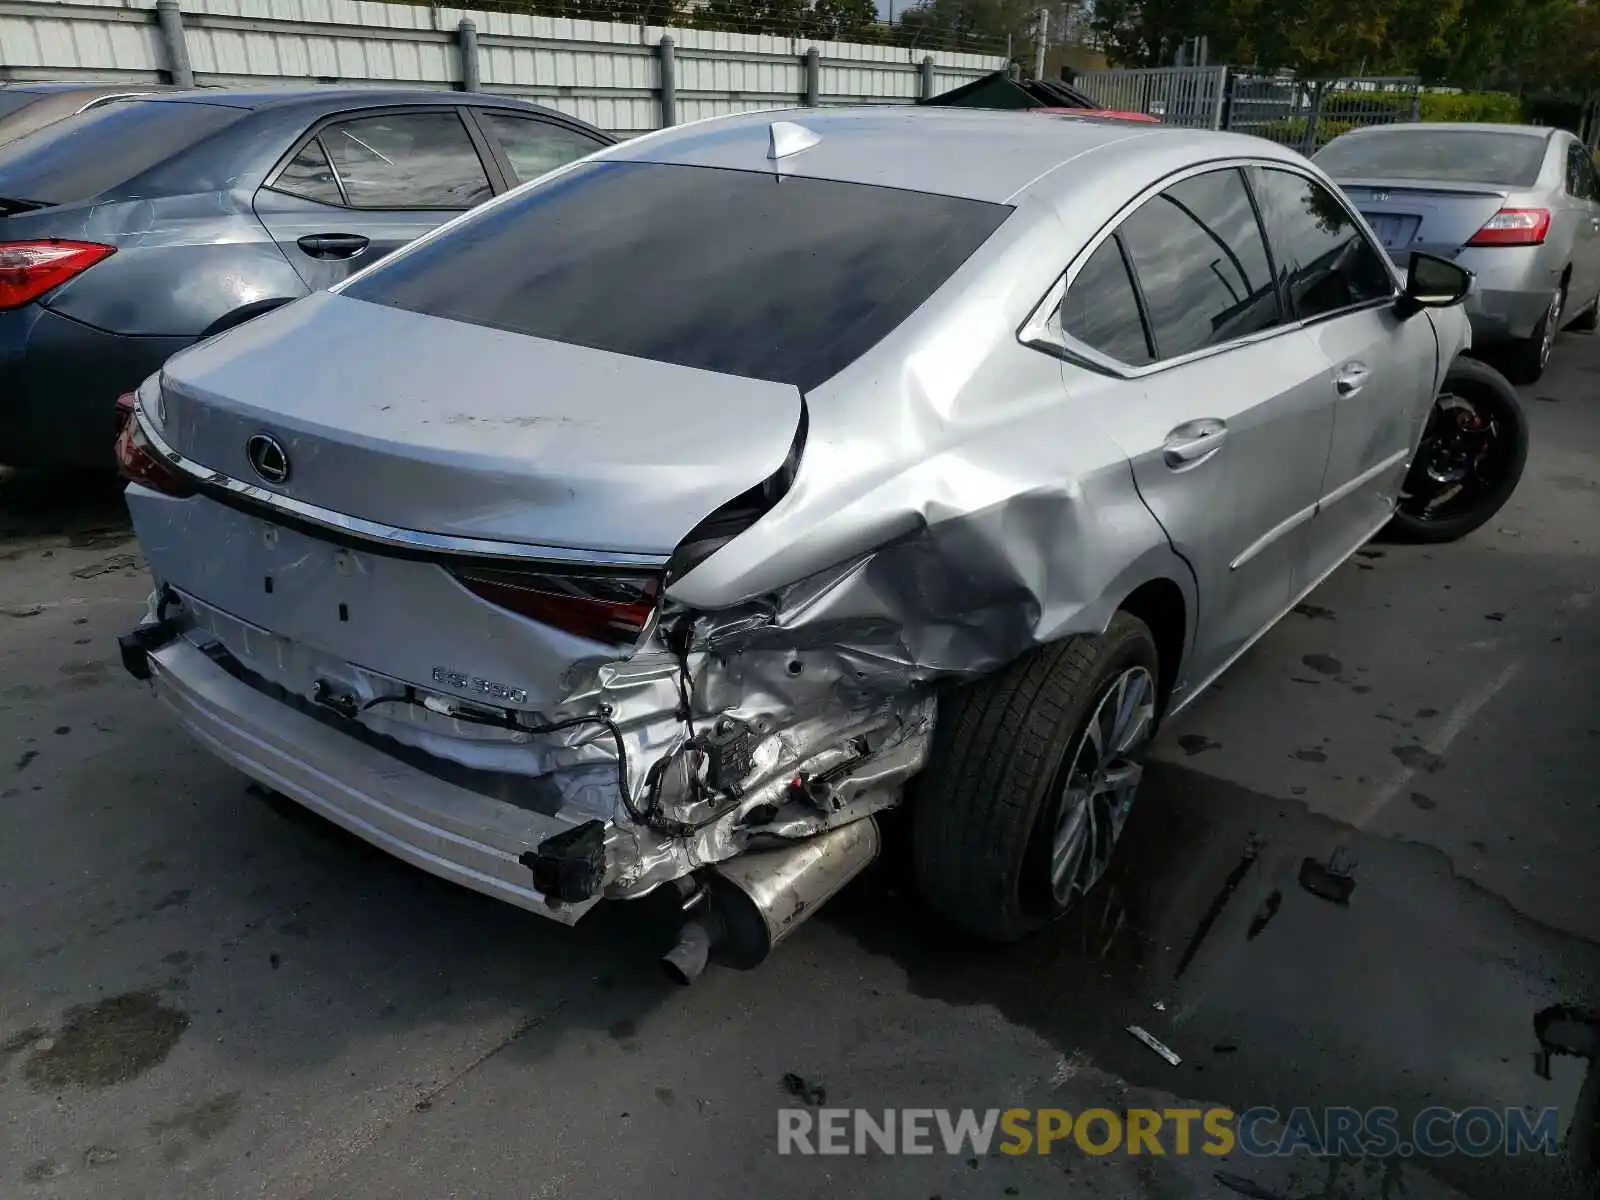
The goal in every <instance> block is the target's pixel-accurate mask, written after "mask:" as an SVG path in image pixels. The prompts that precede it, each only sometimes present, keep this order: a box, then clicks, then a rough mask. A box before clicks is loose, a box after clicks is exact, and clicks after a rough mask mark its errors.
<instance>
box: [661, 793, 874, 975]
mask: <svg viewBox="0 0 1600 1200" xmlns="http://www.w3.org/2000/svg"><path fill="white" fill-rule="evenodd" d="M881 845H882V835H881V834H880V833H879V832H878V823H877V821H875V820H873V819H872V818H871V817H864V818H862V819H861V820H859V821H852V822H851V823H850V824H848V825H841V826H840V827H839V828H837V829H830V830H829V831H828V832H827V833H821V834H818V835H817V836H816V837H812V838H807V839H806V840H805V841H803V842H796V843H795V844H794V845H792V846H785V847H783V848H782V849H779V850H759V851H754V852H751V853H748V854H741V855H740V856H739V857H737V858H731V859H729V860H728V861H727V862H722V863H718V864H717V865H716V866H715V867H713V868H712V869H711V870H710V871H708V872H707V873H706V875H705V878H704V897H705V898H704V899H703V900H702V901H701V902H700V903H699V905H698V906H697V907H698V908H699V909H700V911H699V912H697V913H696V914H695V915H694V916H693V917H691V918H690V919H689V920H688V921H686V922H685V923H684V925H683V927H682V929H681V930H680V931H679V934H678V942H677V944H676V945H675V946H674V947H673V948H672V949H671V950H669V951H668V952H667V954H666V955H665V956H663V958H662V960H661V965H662V967H663V969H664V970H665V971H666V972H667V975H668V977H669V978H671V979H673V980H675V981H676V982H678V983H682V984H689V983H693V982H694V981H695V980H696V979H698V978H699V977H700V974H701V972H702V971H704V970H705V967H706V964H707V962H709V961H716V962H719V963H723V964H725V965H727V966H730V967H734V968H736V969H738V970H742V971H747V970H749V969H751V968H752V967H756V966H759V965H760V964H761V963H763V962H765V961H766V959H767V956H768V955H770V954H771V953H772V951H773V948H774V947H776V946H777V945H778V943H780V942H781V941H783V939H784V938H786V937H788V936H789V935H790V934H791V933H793V932H794V931H795V930H796V929H798V928H799V927H800V926H801V925H802V924H803V923H804V922H805V920H806V919H807V918H808V917H810V916H811V914H812V913H814V912H816V911H817V909H819V908H821V907H822V906H823V905H824V904H825V903H827V901H829V900H831V899H832V898H833V897H834V896H835V895H836V894H838V892H839V891H840V890H841V889H843V887H844V885H845V884H847V883H849V882H850V881H851V880H852V879H854V878H855V877H856V876H857V875H859V874H861V872H862V871H864V870H865V869H866V868H867V867H868V866H870V865H871V863H872V860H873V859H875V858H877V857H878V851H879V849H880V848H881Z"/></svg>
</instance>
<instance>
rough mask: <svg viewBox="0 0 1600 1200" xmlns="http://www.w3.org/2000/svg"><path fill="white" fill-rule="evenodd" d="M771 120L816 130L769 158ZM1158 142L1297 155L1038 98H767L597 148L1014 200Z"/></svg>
mask: <svg viewBox="0 0 1600 1200" xmlns="http://www.w3.org/2000/svg"><path fill="white" fill-rule="evenodd" d="M775 123H792V124H795V125H799V126H801V127H802V128H803V129H805V130H807V131H809V132H810V133H812V134H814V135H816V136H817V137H818V138H819V139H820V140H818V141H817V142H816V143H815V144H814V145H812V146H810V147H809V148H807V149H804V150H802V151H799V152H796V153H794V154H793V155H791V156H787V157H785V158H783V159H782V160H781V163H780V164H774V163H773V161H772V160H771V159H769V158H768V157H767V151H768V148H769V145H770V139H771V138H772V136H773V135H772V132H771V130H772V126H773V125H774V124H775ZM1146 149H1149V150H1160V151H1161V152H1163V153H1162V155H1161V156H1162V157H1167V156H1171V155H1174V154H1176V155H1178V156H1180V157H1181V156H1184V155H1192V156H1193V157H1194V158H1195V159H1196V160H1197V161H1198V160H1202V159H1207V158H1227V157H1229V156H1230V155H1239V156H1251V157H1257V158H1281V159H1285V160H1289V161H1297V162H1304V161H1305V160H1304V159H1303V158H1301V157H1300V156H1299V155H1298V154H1295V153H1294V152H1293V151H1289V150H1286V149H1284V148H1283V147H1280V146H1276V145H1274V144H1273V143H1271V142H1267V141H1265V140H1263V139H1261V138H1253V137H1247V136H1244V135H1242V134H1232V133H1215V132H1212V131H1210V130H1196V129H1185V128H1182V127H1180V126H1174V125H1158V124H1145V123H1142V122H1134V121H1118V120H1107V119H1104V118H1098V117H1094V116H1086V117H1076V116H1072V115H1069V114H1062V115H1059V116H1058V115H1054V114H1042V113H1039V112H1037V111H1033V110H1012V111H1004V110H995V109H973V108H935V107H913V106H911V105H892V106H891V105H879V106H872V107H865V106H864V107H859V108H830V109H817V108H797V109H771V110H765V111H760V112H751V113H742V114H739V115H737V116H729V117H713V118H710V119H708V120H706V121H698V122H693V123H690V124H687V125H679V126H674V127H673V128H671V129H666V130H660V131H657V132H655V133H649V134H645V135H643V136H641V137H637V138H633V139H632V140H630V141H626V142H623V143H621V144H620V145H617V146H613V147H611V148H610V149H609V150H605V151H602V152H601V154H600V156H599V157H601V158H605V159H614V160H622V161H632V162H651V163H678V164H683V165H686V166H705V167H723V168H730V169H737V170H757V171H770V170H773V168H774V166H775V165H777V166H779V167H780V169H781V173H782V174H790V175H801V176H806V177H809V178H816V179H831V180H837V181H840V182H845V183H864V184H873V185H876V186H879V187H893V188H900V189H903V190H907V191H916V192H931V193H934V194H938V195H945V196H959V197H963V198H966V199H971V200H983V201H988V202H991V203H998V204H1006V203H1015V202H1016V201H1017V198H1018V197H1019V196H1020V195H1021V194H1022V193H1023V192H1025V191H1028V190H1029V189H1030V188H1032V187H1033V185H1035V184H1038V183H1039V182H1040V181H1041V180H1043V179H1044V177H1045V176H1047V175H1049V174H1050V173H1051V172H1053V171H1055V170H1056V168H1058V167H1060V166H1062V165H1063V164H1065V163H1067V162H1070V161H1072V160H1074V159H1077V158H1081V157H1083V156H1085V155H1089V154H1093V155H1096V164H1097V166H1098V165H1099V164H1101V163H1105V164H1106V165H1108V166H1109V165H1111V164H1112V163H1114V162H1118V161H1120V160H1123V159H1124V158H1125V156H1126V155H1128V154H1134V155H1142V153H1143V152H1144V151H1145V150H1146Z"/></svg>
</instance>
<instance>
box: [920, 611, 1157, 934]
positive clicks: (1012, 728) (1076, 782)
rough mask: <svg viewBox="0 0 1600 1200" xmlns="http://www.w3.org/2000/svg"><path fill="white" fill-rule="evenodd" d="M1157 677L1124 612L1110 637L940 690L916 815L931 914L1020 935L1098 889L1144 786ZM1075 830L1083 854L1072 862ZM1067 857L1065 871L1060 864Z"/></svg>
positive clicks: (1144, 641) (1058, 647)
mask: <svg viewBox="0 0 1600 1200" xmlns="http://www.w3.org/2000/svg"><path fill="white" fill-rule="evenodd" d="M1159 678H1160V675H1159V672H1158V670H1157V658H1156V645H1155V641H1154V639H1153V638H1152V637H1151V636H1150V630H1149V629H1148V628H1146V626H1145V624H1144V622H1142V621H1140V620H1138V619H1137V618H1135V617H1132V616H1129V615H1128V614H1126V613H1121V612H1119V613H1117V614H1116V616H1115V617H1113V618H1112V620H1111V623H1110V625H1109V627H1108V628H1107V630H1106V632H1105V633H1104V634H1103V635H1100V636H1098V637H1095V636H1080V637H1071V638H1067V639H1065V640H1063V641H1061V642H1057V643H1055V644H1052V645H1049V646H1045V647H1042V648H1040V649H1038V650H1036V651H1033V652H1031V653H1029V654H1027V655H1024V656H1023V657H1022V658H1020V659H1018V660H1017V661H1016V662H1014V663H1012V664H1011V665H1010V666H1008V667H1006V668H1005V669H1003V670H1001V671H999V672H998V673H996V674H994V675H991V676H987V677H985V678H983V679H980V680H977V681H975V682H973V683H970V684H965V685H963V686H961V687H959V688H956V689H953V690H952V691H950V692H948V693H946V694H945V695H944V696H943V697H942V698H941V700H940V705H939V718H938V726H937V728H936V730H935V733H934V742H933V748H932V751H931V753H930V755H929V761H928V764H927V766H926V767H925V768H924V770H923V771H922V773H921V775H920V776H919V777H918V779H917V783H916V786H915V791H914V795H913V798H912V807H911V813H910V818H911V827H912V828H911V834H912V847H911V850H912V860H913V861H912V865H913V870H914V872H915V876H916V880H917V885H918V889H919V890H920V891H921V893H922V895H923V896H924V898H925V899H926V900H927V901H928V903H929V904H930V905H931V906H932V907H933V908H934V909H935V910H936V911H938V912H939V913H940V914H941V915H942V916H944V917H945V918H946V919H948V920H949V921H951V922H952V923H953V924H955V925H957V926H959V927H960V928H962V929H965V930H966V931H968V932H969V933H974V934H977V935H978V936H980V937H983V938H987V939H990V940H993V941H1000V942H1015V941H1020V940H1021V939H1022V938H1024V937H1026V936H1028V935H1029V934H1031V933H1033V932H1035V931H1036V930H1038V929H1040V928H1042V927H1043V926H1045V925H1047V924H1049V923H1050V922H1051V921H1053V920H1055V919H1056V918H1057V917H1059V916H1061V915H1062V914H1063V913H1065V912H1066V911H1067V910H1068V908H1070V907H1071V906H1072V904H1073V902H1074V901H1076V900H1077V898H1078V897H1079V896H1081V895H1082V894H1083V892H1085V891H1087V890H1088V889H1089V888H1090V887H1092V886H1093V885H1094V883H1095V881H1096V880H1098V879H1099V878H1100V876H1101V875H1102V874H1103V873H1104V869H1105V865H1106V863H1107V862H1108V861H1109V859H1110V857H1111V851H1112V849H1113V848H1114V846H1115V844H1116V841H1117V838H1118V837H1119V835H1120V834H1121V831H1122V828H1123V824H1124V822H1125V821H1126V819H1127V815H1128V809H1129V808H1130V807H1131V805H1132V803H1133V798H1134V795H1135V793H1136V792H1137V788H1138V777H1139V773H1140V771H1141V770H1142V765H1143V758H1144V754H1145V751H1146V750H1147V749H1148V747H1149V744H1150V738H1151V735H1152V734H1153V732H1154V728H1155V723H1156V718H1157V714H1158V709H1159V699H1158V696H1157V691H1156V688H1157V684H1156V680H1158V679H1159ZM1097 746H1098V747H1099V748H1100V750H1099V752H1097V749H1096V747H1097ZM1130 780H1131V783H1130ZM1113 785H1116V786H1115V790H1114V791H1112V790H1101V791H1098V792H1097V791H1095V790H1094V789H1095V788H1097V787H1101V788H1103V789H1109V788H1111V787H1112V786H1113ZM1075 813H1076V814H1078V816H1077V823H1076V825H1074V824H1073V822H1074V814H1075ZM1074 838H1076V839H1077V842H1076V844H1077V846H1078V856H1077V857H1075V858H1073V859H1072V860H1071V861H1070V862H1069V863H1065V864H1063V863H1062V861H1061V851H1062V850H1063V849H1066V848H1070V846H1071V845H1072V844H1073V839H1074ZM1063 866H1065V867H1067V868H1069V869H1070V870H1069V874H1070V877H1069V878H1067V879H1065V880H1063V879H1062V878H1060V875H1061V874H1062V872H1060V871H1053V870H1052V868H1053V867H1057V868H1059V867H1063Z"/></svg>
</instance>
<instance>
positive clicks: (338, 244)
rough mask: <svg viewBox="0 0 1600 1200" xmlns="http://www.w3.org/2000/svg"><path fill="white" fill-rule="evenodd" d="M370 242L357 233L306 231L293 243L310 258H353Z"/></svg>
mask: <svg viewBox="0 0 1600 1200" xmlns="http://www.w3.org/2000/svg"><path fill="white" fill-rule="evenodd" d="M371 244H372V241H371V239H370V238H365V237H362V236H361V235H360V234H359V233H308V234H306V236H305V237H303V238H301V239H300V240H299V241H297V242H296V243H295V245H297V246H299V247H300V249H302V250H304V251H305V252H306V253H307V254H308V255H310V256H311V257H312V258H324V259H328V258H333V259H337V258H354V257H355V256H356V255H358V254H360V253H361V252H362V251H363V250H365V249H366V248H367V247H368V246H370V245H371Z"/></svg>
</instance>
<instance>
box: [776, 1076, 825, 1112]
mask: <svg viewBox="0 0 1600 1200" xmlns="http://www.w3.org/2000/svg"><path fill="white" fill-rule="evenodd" d="M783 1090H784V1091H786V1092H788V1093H789V1095H791V1096H793V1097H794V1098H795V1099H796V1100H798V1101H800V1103H801V1104H808V1105H810V1106H811V1107H812V1108H821V1107H822V1106H823V1105H824V1104H826V1103H827V1102H828V1091H827V1089H826V1088H824V1087H823V1086H822V1085H821V1084H820V1083H812V1082H810V1081H809V1080H808V1079H806V1077H805V1076H804V1075H796V1074H795V1073H794V1072H793V1071H788V1072H785V1073H784V1076H783Z"/></svg>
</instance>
